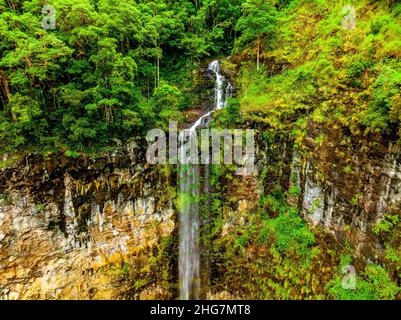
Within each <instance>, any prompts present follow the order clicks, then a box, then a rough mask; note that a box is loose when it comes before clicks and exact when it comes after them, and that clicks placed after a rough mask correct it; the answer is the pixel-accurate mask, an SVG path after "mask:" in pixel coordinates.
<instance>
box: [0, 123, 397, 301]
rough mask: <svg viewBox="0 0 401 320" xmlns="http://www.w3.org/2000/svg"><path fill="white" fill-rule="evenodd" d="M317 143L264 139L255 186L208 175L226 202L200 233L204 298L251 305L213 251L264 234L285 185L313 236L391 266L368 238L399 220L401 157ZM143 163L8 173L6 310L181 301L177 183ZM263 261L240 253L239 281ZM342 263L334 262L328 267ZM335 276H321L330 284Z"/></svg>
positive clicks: (36, 162) (28, 164)
mask: <svg viewBox="0 0 401 320" xmlns="http://www.w3.org/2000/svg"><path fill="white" fill-rule="evenodd" d="M261 132H263V130H261ZM316 132H321V131H319V130H316V128H314V129H313V128H312V129H311V130H310V132H309V135H308V138H306V140H305V145H304V147H302V148H301V149H298V150H297V151H293V144H292V143H291V142H290V141H289V140H285V139H281V140H280V141H275V142H274V143H271V144H265V143H262V142H261V141H260V140H259V141H258V146H257V152H258V162H257V167H258V172H257V174H256V175H254V176H248V177H235V176H234V177H233V176H231V175H230V174H227V173H226V174H225V175H221V176H219V177H218V178H213V177H214V176H213V174H212V180H213V179H214V180H215V181H217V183H216V184H215V185H212V186H211V192H212V194H214V199H220V200H222V211H221V216H220V218H217V217H216V216H213V210H214V209H213V207H214V205H213V206H212V207H210V208H207V210H206V211H207V213H206V214H207V216H208V218H207V219H206V220H207V222H205V221H206V220H205V219H204V222H203V229H202V234H203V238H202V243H203V245H202V247H203V249H202V250H203V253H202V257H203V258H202V259H203V261H204V262H203V265H204V266H205V268H207V271H206V269H205V270H204V272H205V271H206V274H207V275H206V278H209V285H206V287H205V288H204V291H205V296H207V297H208V298H239V297H242V298H246V297H252V298H254V297H255V296H254V295H252V294H249V293H247V292H246V290H244V289H243V288H236V287H235V285H234V284H235V282H236V281H239V279H240V277H239V276H238V275H237V276H238V277H237V276H236V277H234V278H231V280H230V283H229V284H225V280H224V277H225V276H226V275H228V274H230V271H228V269H227V267H225V268H223V269H222V268H221V265H222V264H224V263H227V261H229V259H228V258H227V256H226V258H221V256H219V258H216V256H214V253H216V252H214V251H215V250H217V251H219V252H220V253H221V252H225V254H227V252H228V251H229V250H231V249H230V248H231V247H233V248H235V247H236V243H237V242H238V239H240V238H241V234H239V233H238V232H239V231H238V230H245V232H252V231H250V230H253V228H255V227H258V226H259V225H260V224H261V222H260V221H259V220H258V219H259V218H258V215H257V210H258V207H260V203H261V200H262V198H263V195H265V194H269V193H271V192H272V190H273V189H274V188H275V186H277V185H279V186H280V188H282V190H284V191H288V190H290V189H294V188H295V189H297V190H298V191H297V192H295V193H294V194H292V195H291V196H290V197H289V201H290V202H291V203H293V204H294V205H295V206H297V207H298V208H299V212H300V213H301V216H302V217H303V218H304V219H305V220H306V221H307V222H308V223H309V227H310V228H312V229H316V228H319V230H320V232H323V233H324V234H327V235H329V237H328V238H324V239H325V240H324V241H326V242H327V241H328V242H330V243H331V244H333V243H338V244H339V245H341V244H344V243H345V242H349V243H350V244H351V246H352V247H353V248H354V249H355V254H356V256H357V257H358V258H359V259H360V260H362V261H381V260H382V259H383V255H384V251H383V248H384V245H383V243H382V242H381V240H380V239H379V238H378V237H377V235H375V234H374V232H373V231H372V230H373V228H374V226H375V225H377V223H378V222H379V221H381V220H382V219H383V217H384V213H391V212H396V210H397V208H399V207H400V204H401V194H400V190H401V167H400V159H401V153H400V151H399V148H398V146H396V145H394V144H391V143H389V142H386V141H373V140H372V142H371V146H372V148H373V149H370V151H366V152H361V150H360V147H359V146H360V145H362V144H358V143H354V144H353V143H351V144H342V145H343V146H342V147H341V143H340V141H341V140H343V139H345V138H344V136H342V135H340V136H339V134H338V132H337V131H330V130H329V131H326V137H327V138H326V139H325V141H324V142H323V143H317V142H316V140H317V139H316V135H315V133H316ZM257 140H258V139H257ZM364 145H365V146H366V143H365V144H364ZM386 145H387V146H386ZM373 146H375V147H373ZM141 154H142V152H141V151H140V149H139V148H138V147H137V146H136V144H134V143H132V144H128V145H127V146H126V147H124V148H120V151H119V152H116V153H115V154H113V155H109V156H105V157H103V158H98V159H85V158H81V159H76V160H74V159H67V158H65V157H61V156H60V157H52V158H50V159H47V160H46V159H43V158H40V157H34V156H31V157H26V158H25V159H23V160H22V161H21V162H19V163H17V164H15V165H14V166H12V167H9V168H7V169H3V170H2V172H1V175H0V177H1V178H0V179H1V186H2V187H1V192H0V193H1V194H2V200H1V205H0V280H1V281H0V283H1V285H0V292H1V294H2V298H3V299H34V298H35V299H127V298H139V299H152V298H159V299H168V298H170V299H171V298H176V297H177V283H178V279H177V273H178V272H177V270H176V264H177V260H178V259H177V254H178V248H177V241H176V234H177V227H178V226H177V222H176V221H177V212H176V209H175V199H176V181H175V177H176V175H175V174H172V172H171V170H172V168H171V167H168V166H166V167H147V165H146V164H145V163H144V161H143V160H142V159H141ZM346 168H347V169H346ZM203 210H204V209H203ZM272 215H273V216H274V215H275V214H274V212H273V213H272ZM216 221H220V225H219V226H218V227H216V229H215V231H214V232H215V233H214V234H213V236H212V238H213V240H210V234H209V233H208V232H209V231H207V230H208V223H212V224H213V223H215V224H217V222H216ZM216 230H217V233H216ZM205 235H206V238H208V237H209V240H207V241H205ZM208 241H209V242H208ZM319 241H320V240H319ZM166 243H168V244H167V245H166ZM235 250H236V249H235ZM266 250H268V247H265V246H260V245H256V244H254V245H249V246H247V247H246V250H245V251H240V252H237V253H236V254H235V260H234V262H232V264H231V268H232V269H233V270H238V272H239V270H242V268H243V264H244V263H249V264H251V263H250V262H249V261H253V260H254V261H258V260H257V259H258V257H259V258H260V255H262V258H261V259H262V260H260V261H261V262H260V263H262V264H268V261H269V259H272V258H271V257H269V256H268V255H267V256H264V254H265V253H266V252H267V251H266ZM241 257H242V258H243V259H245V262H244V261H242V260H241V259H242V258H241ZM219 259H220V260H219ZM221 259H223V260H221ZM224 259H227V261H224ZM249 259H251V260H249ZM324 259H329V258H327V257H326V258H324ZM324 259H323V258H322V261H325V260H324ZM330 259H331V258H330ZM246 261H248V262H246ZM337 262H338V257H336V258H333V260H332V261H331V262H330V264H331V265H333V266H334V265H335V264H336V263H337ZM280 263H281V262H280ZM259 267H260V266H259ZM268 268H270V269H269V270H271V272H273V271H274V268H272V267H271V266H270V267H268ZM327 270H329V267H327ZM332 271H333V270H332V269H330V271H328V274H327V275H324V272H323V273H321V270H319V271H318V272H317V273H316V274H317V276H318V277H319V279H326V278H327V279H329V278H330V277H332V276H333V273H332ZM236 272H237V271H236ZM263 277H264V278H266V279H267V278H268V277H270V275H265V276H263ZM325 277H326V278H325ZM233 279H234V280H233ZM327 279H326V280H327ZM206 282H207V281H206ZM323 282H324V281H323ZM216 288H218V289H216Z"/></svg>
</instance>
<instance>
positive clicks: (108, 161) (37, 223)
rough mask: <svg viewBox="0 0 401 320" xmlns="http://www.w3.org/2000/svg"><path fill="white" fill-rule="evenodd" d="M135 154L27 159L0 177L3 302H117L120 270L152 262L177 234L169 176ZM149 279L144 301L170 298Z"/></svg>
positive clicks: (131, 151) (132, 148)
mask: <svg viewBox="0 0 401 320" xmlns="http://www.w3.org/2000/svg"><path fill="white" fill-rule="evenodd" d="M137 151H138V150H137V149H136V147H135V145H131V146H128V147H126V148H124V149H123V150H121V151H120V152H119V153H116V154H114V155H113V156H110V157H106V158H102V159H97V160H85V159H81V160H68V159H65V158H62V157H55V158H54V159H51V160H43V159H39V158H36V157H32V158H30V157H28V158H26V159H25V160H24V161H22V162H21V163H19V164H17V165H16V166H14V167H11V168H8V169H5V170H3V171H2V173H1V185H2V190H1V191H2V192H1V193H2V195H3V196H2V204H1V206H0V283H1V285H0V293H1V296H2V298H3V299H60V298H61V299H110V298H112V299H118V298H121V297H122V294H123V293H122V292H121V283H120V284H119V285H118V286H116V283H117V282H118V280H119V279H120V278H121V275H122V276H123V274H124V270H125V269H126V267H125V264H126V263H127V262H129V263H130V264H132V265H135V264H136V259H139V258H141V259H143V257H144V256H145V257H150V256H151V255H150V254H149V253H147V252H149V251H150V250H153V249H154V248H156V247H157V246H158V245H159V244H160V241H161V239H162V238H168V237H172V235H173V233H174V230H175V215H174V206H173V199H174V195H173V194H174V192H173V191H171V189H169V188H168V185H169V184H170V182H169V179H170V176H169V173H168V172H165V173H163V172H162V170H161V171H158V170H157V169H160V168H152V169H145V168H144V166H143V165H142V164H140V161H139V159H138V153H137ZM170 191H171V193H170ZM166 267H169V266H166ZM121 270H122V271H121ZM146 274H147V275H148V276H149V277H153V278H152V279H151V280H149V283H151V285H148V286H146V291H145V292H144V293H141V292H139V293H138V294H139V295H141V294H142V295H141V298H145V299H146V298H157V297H158V298H163V297H164V298H165V297H168V296H169V294H170V293H169V292H166V289H165V288H163V287H162V286H161V285H160V283H158V280H157V279H156V278H154V275H150V274H149V273H144V274H143V278H144V280H146ZM172 274H174V272H172ZM120 280H121V279H120Z"/></svg>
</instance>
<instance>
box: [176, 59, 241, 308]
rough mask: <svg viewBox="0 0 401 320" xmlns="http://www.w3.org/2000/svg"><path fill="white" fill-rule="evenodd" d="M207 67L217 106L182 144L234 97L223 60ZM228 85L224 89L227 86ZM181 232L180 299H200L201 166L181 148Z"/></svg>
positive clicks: (198, 121) (199, 120)
mask: <svg viewBox="0 0 401 320" xmlns="http://www.w3.org/2000/svg"><path fill="white" fill-rule="evenodd" d="M208 70H209V71H210V72H213V73H214V74H215V77H216V80H215V87H214V100H215V101H214V108H213V110H211V111H209V112H207V113H206V114H204V115H203V116H201V117H200V118H199V119H198V120H197V121H196V122H195V123H194V124H193V125H192V126H191V127H190V128H189V129H187V130H185V133H184V134H183V135H182V136H181V137H180V146H182V145H183V144H185V143H190V141H191V139H192V137H193V134H194V132H196V129H198V128H199V127H200V126H201V125H203V124H204V121H205V120H207V119H210V118H211V116H212V114H213V113H214V111H215V110H219V109H222V108H224V107H225V106H226V104H227V98H229V97H231V96H232V93H233V87H232V85H231V84H230V83H229V82H228V81H226V79H225V77H224V76H223V75H222V74H221V73H220V61H218V60H216V61H213V62H211V63H210V64H209V67H208ZM225 84H227V85H226V87H225V88H224V85H225ZM180 158H181V159H180V160H181V166H180V173H179V179H180V232H179V261H178V268H179V279H180V298H181V299H184V300H188V299H199V295H200V287H201V283H200V282H201V281H200V255H201V254H200V248H199V227H200V219H199V212H198V209H199V195H200V193H201V188H200V168H199V165H193V164H190V158H191V155H189V156H188V155H187V154H186V152H184V151H183V148H181V149H180Z"/></svg>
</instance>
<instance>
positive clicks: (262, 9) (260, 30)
mask: <svg viewBox="0 0 401 320" xmlns="http://www.w3.org/2000/svg"><path fill="white" fill-rule="evenodd" d="M241 9H242V16H241V17H240V18H239V20H238V22H237V25H236V27H235V29H236V30H237V31H239V32H240V33H241V35H240V37H239V38H238V40H237V41H236V45H235V46H236V48H237V50H239V49H242V50H243V49H244V48H246V47H247V46H248V45H251V46H253V50H252V51H253V52H254V53H256V65H257V70H259V65H260V51H261V48H262V46H263V44H264V42H265V41H266V40H268V39H269V38H270V37H271V35H272V34H273V30H274V26H275V23H276V8H275V7H274V5H273V4H272V2H271V1H260V0H247V1H246V2H245V3H244V4H243V5H242V8H241Z"/></svg>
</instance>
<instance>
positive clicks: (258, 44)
mask: <svg viewBox="0 0 401 320" xmlns="http://www.w3.org/2000/svg"><path fill="white" fill-rule="evenodd" d="M256 45H257V51H256V70H258V71H259V66H260V39H258V40H256Z"/></svg>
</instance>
